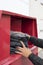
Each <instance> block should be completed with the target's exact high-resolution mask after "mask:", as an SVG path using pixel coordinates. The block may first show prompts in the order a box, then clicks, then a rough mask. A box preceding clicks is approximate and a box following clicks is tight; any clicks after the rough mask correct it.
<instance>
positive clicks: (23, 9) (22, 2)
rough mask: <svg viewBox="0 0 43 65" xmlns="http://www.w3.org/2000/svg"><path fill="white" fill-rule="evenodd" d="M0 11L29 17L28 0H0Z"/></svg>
mask: <svg viewBox="0 0 43 65" xmlns="http://www.w3.org/2000/svg"><path fill="white" fill-rule="evenodd" d="M0 10H7V11H11V12H16V13H20V14H24V15H29V0H0Z"/></svg>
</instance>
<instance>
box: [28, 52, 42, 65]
mask: <svg viewBox="0 0 43 65" xmlns="http://www.w3.org/2000/svg"><path fill="white" fill-rule="evenodd" d="M28 59H30V61H31V62H32V63H33V64H34V65H43V59H41V58H40V57H38V56H36V55H35V54H33V53H32V54H30V56H29V57H28Z"/></svg>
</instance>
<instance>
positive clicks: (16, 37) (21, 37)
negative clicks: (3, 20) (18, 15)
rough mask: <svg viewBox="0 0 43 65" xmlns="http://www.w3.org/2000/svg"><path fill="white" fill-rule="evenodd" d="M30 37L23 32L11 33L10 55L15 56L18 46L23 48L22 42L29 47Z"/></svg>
mask: <svg viewBox="0 0 43 65" xmlns="http://www.w3.org/2000/svg"><path fill="white" fill-rule="evenodd" d="M28 40H29V39H28V36H27V35H26V34H25V33H22V32H13V31H11V33H10V53H11V54H14V53H15V51H18V50H16V47H17V46H20V47H22V44H21V43H20V41H23V42H24V44H25V46H26V47H28Z"/></svg>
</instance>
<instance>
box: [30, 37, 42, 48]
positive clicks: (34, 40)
mask: <svg viewBox="0 0 43 65" xmlns="http://www.w3.org/2000/svg"><path fill="white" fill-rule="evenodd" d="M30 41H31V42H32V44H34V45H35V46H38V47H40V48H43V39H39V38H36V37H32V36H31V37H30Z"/></svg>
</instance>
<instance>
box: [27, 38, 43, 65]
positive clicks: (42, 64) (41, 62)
mask: <svg viewBox="0 0 43 65" xmlns="http://www.w3.org/2000/svg"><path fill="white" fill-rule="evenodd" d="M30 41H31V42H32V43H33V44H34V45H36V46H38V47H41V48H43V40H42V39H38V38H35V37H30ZM28 58H29V59H30V60H31V61H32V63H33V64H34V65H43V59H41V58H40V57H38V56H36V55H34V54H33V53H32V54H31V55H30V56H29V57H28Z"/></svg>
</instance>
